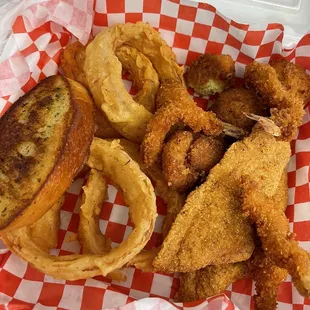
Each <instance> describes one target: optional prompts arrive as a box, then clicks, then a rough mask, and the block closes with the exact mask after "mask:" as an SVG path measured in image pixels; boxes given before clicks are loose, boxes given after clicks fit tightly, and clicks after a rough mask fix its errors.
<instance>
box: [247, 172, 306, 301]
mask: <svg viewBox="0 0 310 310" xmlns="http://www.w3.org/2000/svg"><path fill="white" fill-rule="evenodd" d="M265 182H266V180H265ZM242 188H243V189H244V193H243V205H242V208H243V210H244V212H245V213H246V214H247V215H248V216H249V217H250V219H251V220H252V221H253V222H254V223H255V224H256V227H257V233H258V236H259V237H260V239H261V242H262V247H263V250H264V253H265V255H266V256H267V257H268V258H270V259H271V260H272V261H273V262H274V263H275V264H276V265H277V266H278V267H280V268H283V269H287V270H288V272H289V274H290V275H291V276H292V280H293V283H294V285H295V287H296V288H297V290H298V291H299V293H300V294H301V295H302V296H304V297H310V256H309V253H308V252H307V251H306V250H304V249H302V248H301V247H299V246H298V242H297V241H296V240H295V238H294V234H292V233H290V230H289V223H288V219H287V218H286V216H285V214H284V212H283V211H282V210H279V208H277V207H276V206H275V205H273V202H272V201H270V199H269V197H268V196H266V195H265V194H264V193H263V192H262V191H261V189H260V187H259V185H258V183H256V182H253V181H251V178H250V176H248V177H245V180H244V181H243V184H242Z"/></svg>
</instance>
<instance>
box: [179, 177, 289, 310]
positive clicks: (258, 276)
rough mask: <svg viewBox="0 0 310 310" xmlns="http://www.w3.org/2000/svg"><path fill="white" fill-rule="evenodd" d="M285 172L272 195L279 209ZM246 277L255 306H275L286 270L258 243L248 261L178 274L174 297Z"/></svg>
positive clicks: (199, 294)
mask: <svg viewBox="0 0 310 310" xmlns="http://www.w3.org/2000/svg"><path fill="white" fill-rule="evenodd" d="M287 194H288V193H287V173H286V171H284V172H283V174H282V177H281V180H280V183H279V185H278V188H277V190H276V193H275V194H274V195H273V196H272V198H271V199H272V201H273V202H274V204H275V206H276V207H277V208H279V209H280V210H281V211H284V210H285V209H286V205H287ZM249 276H252V277H253V280H254V281H255V288H256V295H255V297H254V299H255V307H256V309H276V304H277V293H278V290H279V286H280V284H281V283H282V282H283V280H284V279H285V278H286V276H287V271H286V270H284V269H281V268H279V267H277V266H275V265H274V263H273V262H272V261H271V260H270V259H269V258H267V257H266V256H265V254H264V251H263V250H262V248H261V246H260V245H258V246H257V247H256V249H255V251H254V253H253V256H252V257H251V259H250V260H248V261H246V262H239V263H233V264H222V265H213V266H212V265H211V266H207V267H205V268H203V269H200V270H196V271H193V272H188V273H183V274H181V275H180V288H179V292H178V294H177V295H176V296H175V299H176V300H178V301H182V302H184V301H195V300H199V299H203V298H208V297H211V296H214V295H217V294H220V293H222V292H223V291H224V290H225V289H226V288H227V287H228V286H229V285H230V284H231V283H232V282H235V281H237V280H239V279H245V278H247V277H249Z"/></svg>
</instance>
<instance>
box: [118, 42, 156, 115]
mask: <svg viewBox="0 0 310 310" xmlns="http://www.w3.org/2000/svg"><path fill="white" fill-rule="evenodd" d="M115 54H116V56H117V58H118V59H119V61H120V62H121V64H122V67H123V69H125V70H127V71H128V72H129V73H130V75H131V76H132V80H133V86H135V87H136V88H137V89H138V90H139V91H138V93H137V94H136V95H135V96H134V97H133V99H134V100H135V101H136V102H137V103H139V104H141V105H143V106H144V107H145V108H146V109H147V110H148V111H149V112H151V113H154V112H155V96H156V94H157V91H158V88H159V81H158V75H157V73H156V71H155V69H154V68H153V65H152V63H151V62H150V60H149V59H148V58H147V57H146V56H144V55H143V54H142V53H140V52H139V51H138V50H137V49H135V48H134V47H131V46H128V45H123V46H121V47H120V48H119V49H117V51H116V53H115Z"/></svg>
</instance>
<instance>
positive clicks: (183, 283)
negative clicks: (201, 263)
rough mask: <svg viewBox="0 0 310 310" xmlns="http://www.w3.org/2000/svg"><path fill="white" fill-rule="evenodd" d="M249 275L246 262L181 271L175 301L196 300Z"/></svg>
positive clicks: (218, 291) (211, 294)
mask: <svg viewBox="0 0 310 310" xmlns="http://www.w3.org/2000/svg"><path fill="white" fill-rule="evenodd" d="M249 276H250V272H249V268H248V265H247V263H246V262H239V263H234V264H222V265H211V266H207V267H205V268H203V269H200V270H197V271H193V272H189V273H182V274H181V275H180V288H179V291H178V293H177V295H176V296H175V299H176V301H178V302H186V301H196V300H200V299H204V298H208V297H211V296H214V295H218V294H220V293H222V292H223V291H224V290H225V289H226V288H227V287H228V286H229V285H230V284H231V283H232V282H235V281H237V280H240V279H245V278H247V277H249Z"/></svg>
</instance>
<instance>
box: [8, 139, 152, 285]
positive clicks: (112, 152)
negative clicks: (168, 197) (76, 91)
mask: <svg viewBox="0 0 310 310" xmlns="http://www.w3.org/2000/svg"><path fill="white" fill-rule="evenodd" d="M88 165H89V166H90V167H91V168H96V169H97V170H99V171H102V172H103V173H104V174H105V175H107V176H108V177H109V178H110V179H111V180H112V181H114V182H116V183H117V184H118V185H119V186H120V188H121V189H122V191H123V194H124V200H125V201H126V202H127V204H128V205H129V208H130V216H131V220H132V222H133V223H134V225H135V228H134V229H133V231H132V232H131V233H130V234H129V236H128V238H127V240H125V241H123V242H122V243H121V244H120V245H119V246H118V247H117V248H114V249H112V250H111V251H110V252H109V253H107V254H103V255H91V254H82V255H80V254H72V255H66V256H58V257H55V256H51V255H49V254H48V253H46V252H45V251H44V250H42V249H41V248H40V247H38V246H37V245H36V244H35V242H34V241H33V240H32V239H31V237H30V234H29V228H28V227H22V228H19V229H16V230H13V231H10V232H7V233H6V234H3V240H4V242H5V244H6V245H7V246H8V248H9V249H10V250H11V251H12V252H13V253H16V254H17V255H18V256H20V257H22V258H23V259H25V260H26V261H28V262H29V263H30V264H31V265H33V266H34V267H35V268H36V269H38V270H40V271H41V272H44V273H46V274H49V275H51V276H53V277H55V278H61V279H65V280H78V279H86V278H91V277H94V276H96V275H104V276H106V275H107V274H108V273H110V272H112V271H114V270H116V269H119V268H121V267H123V266H124V265H126V264H127V263H128V262H129V261H130V260H131V259H132V258H133V257H135V256H136V254H138V253H139V252H140V251H141V250H142V249H143V247H144V246H145V244H146V243H147V241H148V240H149V239H150V237H151V234H152V232H153V229H154V224H155V219H156V202H155V200H156V198H155V194H154V190H153V187H152V184H151V182H150V180H149V179H148V178H147V177H146V175H145V174H144V173H143V172H142V171H141V170H140V168H139V166H138V164H137V163H136V162H135V161H134V160H132V159H131V158H130V156H129V155H128V154H127V153H126V152H124V151H123V150H122V149H121V147H120V146H119V144H118V142H117V141H112V142H109V141H104V140H101V139H98V138H95V139H94V141H93V143H92V145H91V154H90V158H89V160H88ZM137 201H138V202H139V203H138V204H137Z"/></svg>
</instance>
